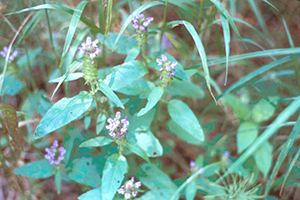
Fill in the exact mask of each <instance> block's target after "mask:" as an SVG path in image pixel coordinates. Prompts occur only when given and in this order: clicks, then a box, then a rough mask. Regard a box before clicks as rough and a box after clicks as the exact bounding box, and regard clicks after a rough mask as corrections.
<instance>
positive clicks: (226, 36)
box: [220, 15, 230, 85]
mask: <svg viewBox="0 0 300 200" xmlns="http://www.w3.org/2000/svg"><path fill="white" fill-rule="evenodd" d="M220 17H221V20H222V28H223V34H224V43H225V54H226V75H225V82H224V85H226V84H227V77H228V60H229V54H230V46H229V44H230V29H229V23H228V21H227V20H226V19H225V17H224V16H223V15H220Z"/></svg>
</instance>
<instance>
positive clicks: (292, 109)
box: [218, 96, 300, 181]
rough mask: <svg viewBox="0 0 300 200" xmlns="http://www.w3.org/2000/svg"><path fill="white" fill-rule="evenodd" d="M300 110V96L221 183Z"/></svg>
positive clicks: (236, 162)
mask: <svg viewBox="0 0 300 200" xmlns="http://www.w3.org/2000/svg"><path fill="white" fill-rule="evenodd" d="M299 108H300V96H298V98H297V99H296V100H294V101H293V102H292V103H291V104H290V105H289V106H288V107H287V108H285V109H284V110H283V111H282V112H281V113H280V114H279V115H278V117H277V118H276V119H275V120H274V121H273V122H272V124H271V125H270V126H268V128H267V129H266V130H265V131H264V132H263V133H262V134H261V135H260V136H259V137H258V138H257V139H256V140H255V142H253V143H252V145H251V146H250V147H249V148H248V149H247V150H246V151H245V152H244V153H243V154H242V155H241V156H240V157H239V158H238V159H237V160H236V161H235V162H234V163H233V164H232V165H231V166H230V167H229V168H228V170H227V171H226V172H225V174H224V175H223V176H222V177H221V178H219V179H218V181H220V180H221V179H223V178H224V177H226V176H227V175H228V174H230V173H231V172H233V170H234V169H236V168H237V167H238V166H240V165H241V164H243V163H244V162H245V161H246V160H247V159H248V158H249V157H250V156H251V155H253V153H254V152H255V151H256V150H257V149H258V148H259V147H260V146H261V145H262V144H264V143H265V142H266V141H267V140H268V139H269V138H270V137H272V136H273V135H274V134H275V133H276V131H277V130H278V129H279V128H280V125H281V124H282V123H284V122H285V121H287V120H288V119H289V118H290V117H291V116H292V115H293V114H294V113H295V112H296V111H298V109H299Z"/></svg>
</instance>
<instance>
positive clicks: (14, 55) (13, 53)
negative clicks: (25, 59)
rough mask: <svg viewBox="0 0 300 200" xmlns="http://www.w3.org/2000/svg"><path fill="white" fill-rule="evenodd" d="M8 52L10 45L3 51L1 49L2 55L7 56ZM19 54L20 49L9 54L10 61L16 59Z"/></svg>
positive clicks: (0, 53)
mask: <svg viewBox="0 0 300 200" xmlns="http://www.w3.org/2000/svg"><path fill="white" fill-rule="evenodd" d="M7 53H8V47H4V48H3V51H0V55H1V56H2V57H4V58H5V57H6V55H7ZM17 55H18V51H14V52H12V54H11V55H10V56H9V59H8V62H9V63H11V62H12V61H13V60H14V59H15V57H17Z"/></svg>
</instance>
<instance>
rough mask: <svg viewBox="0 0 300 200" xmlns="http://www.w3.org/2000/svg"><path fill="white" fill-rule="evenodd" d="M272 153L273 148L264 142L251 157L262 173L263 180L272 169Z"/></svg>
mask: <svg viewBox="0 0 300 200" xmlns="http://www.w3.org/2000/svg"><path fill="white" fill-rule="evenodd" d="M272 151H273V147H272V146H271V144H270V143H269V142H265V143H264V144H263V145H262V146H261V147H260V148H259V149H257V151H256V152H255V153H254V155H253V157H254V160H255V162H256V165H257V167H258V169H259V171H261V172H262V173H263V175H264V177H265V178H266V177H267V175H268V172H269V170H270V169H271V167H272V160H273V156H272Z"/></svg>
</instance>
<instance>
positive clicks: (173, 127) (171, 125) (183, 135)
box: [167, 120, 203, 145]
mask: <svg viewBox="0 0 300 200" xmlns="http://www.w3.org/2000/svg"><path fill="white" fill-rule="evenodd" d="M167 126H168V129H169V130H170V132H171V133H174V134H175V135H177V136H178V137H179V138H180V139H182V140H183V141H185V142H187V143H190V144H194V145H199V144H201V143H202V142H203V141H202V140H201V139H200V138H199V137H195V135H194V134H190V133H189V132H187V131H186V130H185V129H183V128H181V127H180V126H179V125H177V124H176V123H175V122H174V121H173V120H170V121H169V122H168V123H167Z"/></svg>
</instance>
